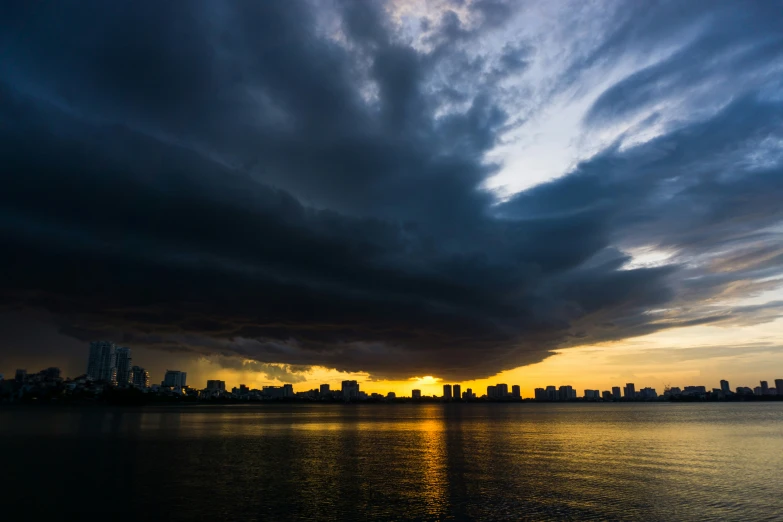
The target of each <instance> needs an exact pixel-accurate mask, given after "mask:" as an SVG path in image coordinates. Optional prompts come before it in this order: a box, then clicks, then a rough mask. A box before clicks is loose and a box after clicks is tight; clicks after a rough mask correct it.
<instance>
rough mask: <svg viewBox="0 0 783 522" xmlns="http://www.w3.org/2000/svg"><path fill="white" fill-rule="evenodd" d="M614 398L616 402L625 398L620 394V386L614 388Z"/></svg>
mask: <svg viewBox="0 0 783 522" xmlns="http://www.w3.org/2000/svg"><path fill="white" fill-rule="evenodd" d="M612 398H613V399H615V400H618V399H622V398H623V396H622V395H621V394H620V387H619V386H612Z"/></svg>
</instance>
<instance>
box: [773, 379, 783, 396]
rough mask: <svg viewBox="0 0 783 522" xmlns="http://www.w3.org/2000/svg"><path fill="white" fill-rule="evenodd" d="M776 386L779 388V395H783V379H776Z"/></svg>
mask: <svg viewBox="0 0 783 522" xmlns="http://www.w3.org/2000/svg"><path fill="white" fill-rule="evenodd" d="M775 388H776V389H777V390H778V395H783V379H775Z"/></svg>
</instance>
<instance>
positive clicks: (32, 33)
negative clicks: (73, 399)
mask: <svg viewBox="0 0 783 522" xmlns="http://www.w3.org/2000/svg"><path fill="white" fill-rule="evenodd" d="M693 4H696V3H695V2H694V3H689V7H688V8H687V9H682V12H680V13H678V16H679V17H680V18H677V19H676V20H677V24H679V25H681V26H683V27H690V25H693V24H697V25H699V27H700V28H701V31H702V32H701V33H700V36H699V38H696V39H694V40H692V41H691V43H690V44H688V45H686V46H685V47H684V48H683V50H681V51H680V52H679V53H676V54H674V55H673V56H671V57H669V58H666V59H664V60H662V61H661V62H660V63H658V64H657V65H655V66H653V67H650V68H647V69H645V70H643V71H641V72H638V73H635V74H633V75H631V76H630V77H628V78H625V79H624V80H622V81H621V82H619V83H618V84H616V85H614V86H612V87H610V88H609V89H607V90H606V91H605V92H604V94H603V95H602V96H600V97H599V98H598V100H597V101H596V102H595V104H594V105H593V107H592V109H591V110H590V111H589V113H588V116H587V118H586V120H585V125H586V126H588V127H589V126H591V125H594V126H598V127H600V126H604V125H609V124H611V122H613V121H617V120H618V118H621V117H629V115H631V114H632V113H633V112H634V111H636V110H639V109H640V108H641V107H643V106H655V103H656V100H658V101H660V100H663V99H664V98H665V97H666V96H669V95H670V94H671V92H670V91H671V90H678V91H682V92H683V93H685V92H687V91H688V89H691V88H694V89H695V88H697V87H698V88H700V89H702V90H705V89H706V91H707V92H710V89H711V87H710V85H711V84H710V82H711V81H713V80H714V78H718V77H719V75H717V74H712V70H713V69H711V68H715V67H722V66H724V65H725V66H726V67H731V70H732V71H734V73H736V74H737V75H739V76H742V75H747V76H748V77H751V76H752V77H753V78H756V80H754V81H750V80H749V81H748V82H746V83H744V84H743V83H742V82H738V83H737V86H736V88H735V89H734V90H733V91H732V92H731V93H730V94H731V95H730V96H727V95H726V89H725V86H722V85H720V86H716V87H714V90H715V93H716V94H715V97H714V99H713V100H711V102H710V103H709V104H705V106H706V105H709V106H710V108H711V109H710V110H709V111H706V112H702V113H699V118H698V119H693V120H687V121H680V122H677V124H676V125H674V124H672V125H670V126H668V127H667V129H666V131H665V132H664V133H662V134H661V135H659V136H658V137H656V138H654V139H652V140H648V141H646V142H644V143H642V144H638V145H635V146H632V147H627V146H623V145H621V144H619V143H618V144H616V145H612V146H610V147H608V148H607V149H605V150H603V151H601V152H600V153H598V154H596V155H595V156H594V157H592V158H591V159H589V160H587V161H584V162H582V163H581V164H579V165H578V166H577V167H576V168H575V169H574V170H573V171H572V172H570V173H569V174H567V175H566V176H563V177H562V178H559V179H557V180H555V181H552V182H549V183H546V184H543V185H539V186H537V187H534V188H532V189H529V190H527V191H525V192H522V193H520V194H517V195H516V196H514V197H512V198H511V199H510V200H508V201H506V202H503V203H498V202H497V201H496V199H495V198H494V197H493V195H492V194H491V193H489V192H487V191H485V190H482V189H481V185H482V183H483V182H484V181H485V180H486V179H487V178H488V177H489V176H491V175H493V174H494V173H496V172H497V170H498V168H499V166H498V165H495V164H492V163H490V162H488V161H487V159H486V158H487V153H488V152H489V151H491V150H492V149H493V147H495V145H496V144H497V142H498V140H499V139H500V138H501V135H502V132H503V131H504V129H507V128H508V127H507V126H508V125H509V124H510V123H511V121H512V120H513V119H514V117H515V116H514V115H512V114H511V113H512V111H513V110H514V107H513V104H512V105H509V103H508V101H509V98H508V91H503V90H502V89H501V88H500V87H499V86H498V82H500V81H501V80H502V79H503V78H504V77H506V76H504V74H505V75H507V76H513V75H520V74H526V71H527V69H528V67H529V63H530V60H532V59H533V56H534V55H535V42H518V43H516V44H514V45H505V46H503V47H502V48H500V49H499V50H498V51H497V53H496V55H495V56H489V55H487V56H479V57H476V56H475V55H469V54H467V53H466V49H467V48H468V46H470V45H471V42H472V41H473V39H475V38H476V37H478V35H481V34H484V33H486V32H489V31H493V30H500V29H502V28H503V26H504V24H505V23H507V21H508V19H509V18H510V15H511V12H512V10H513V8H514V7H515V5H516V4H515V3H505V2H497V1H493V2H490V1H478V2H473V3H472V4H470V5H469V6H468V9H469V10H470V12H471V13H472V15H473V17H474V19H473V22H472V23H471V24H468V23H467V22H464V21H461V20H460V19H459V17H458V16H457V15H456V14H455V13H452V12H447V13H446V14H443V15H442V17H441V18H440V19H438V20H432V21H431V23H427V24H422V25H423V27H425V28H430V27H431V28H432V29H428V30H429V31H430V32H429V33H427V34H425V35H424V37H423V41H425V42H426V43H427V45H426V46H425V47H421V46H417V45H412V44H411V42H410V41H406V40H405V39H403V38H402V37H400V36H399V35H398V34H397V32H396V31H395V29H394V27H393V23H392V21H391V19H390V17H389V15H388V13H387V10H386V9H385V8H386V7H388V6H385V5H384V4H381V3H371V2H346V3H337V4H335V5H331V4H330V5H328V6H327V5H326V4H325V3H324V4H321V3H308V2H237V3H215V2H204V3H198V2H189V3H188V4H174V3H153V2H122V1H117V2H93V3H89V2H88V3H78V4H77V3H57V4H51V5H42V4H38V3H32V2H8V3H5V4H3V5H2V7H0V49H2V51H0V52H2V53H3V56H4V59H2V60H0V78H2V79H1V80H0V164H2V166H3V167H2V169H3V172H2V178H1V179H0V183H2V185H1V186H0V238H1V239H2V244H3V245H4V249H3V250H4V252H5V254H4V255H3V256H0V269H1V270H2V272H3V274H5V277H4V283H3V285H2V288H0V298H2V306H3V307H4V308H6V309H39V308H43V309H46V310H48V311H49V312H51V313H52V314H54V316H55V317H58V318H59V319H58V321H59V323H58V324H59V326H60V328H61V331H62V332H63V333H64V334H66V335H69V336H72V337H76V338H78V339H83V340H85V341H86V340H90V339H95V338H98V337H111V338H115V339H118V340H119V339H122V340H123V342H126V343H129V344H130V345H131V346H134V345H137V346H147V347H153V348H158V349H161V350H169V351H183V352H188V353H197V354H207V355H213V356H216V357H218V358H219V359H220V360H222V361H224V365H226V366H228V367H231V366H232V364H237V363H232V362H226V361H231V360H233V359H232V358H234V357H236V358H239V357H241V358H245V359H251V360H253V361H256V363H254V364H256V365H257V366H255V367H254V368H256V369H257V370H258V371H261V372H264V373H267V374H271V373H274V372H276V371H278V369H280V368H282V369H280V370H279V371H281V372H283V373H284V374H286V375H290V373H291V372H292V371H293V372H295V371H297V369H302V368H307V367H309V366H313V365H323V366H327V367H331V368H336V369H339V370H342V371H366V372H369V373H370V374H371V375H372V376H374V377H386V378H405V377H410V376H414V375H427V374H434V375H439V376H443V377H445V378H453V379H468V378H476V377H484V376H489V375H492V374H494V373H497V372H498V371H501V370H505V369H509V368H513V367H517V366H520V365H525V364H530V363H534V362H537V361H540V360H542V359H543V358H545V357H547V356H548V355H549V354H550V350H552V349H553V348H557V347H564V346H572V345H578V344H582V343H587V342H599V341H606V340H618V339H623V338H627V337H629V336H634V335H640V334H645V333H650V332H654V331H658V330H661V329H665V328H672V327H677V326H685V325H692V324H711V323H730V322H732V321H735V322H740V323H742V321H745V322H746V323H747V324H752V323H753V320H754V318H756V319H758V320H771V319H774V318H776V317H779V316H780V315H781V313H783V311H781V304H780V302H779V301H778V302H772V303H770V304H769V305H763V306H744V307H730V306H728V305H724V304H722V303H723V301H716V302H715V303H712V302H711V300H712V301H715V300H717V299H718V298H724V299H728V298H736V297H743V296H745V295H748V294H750V293H752V292H758V291H761V290H765V289H769V288H772V287H774V286H775V283H774V282H772V283H770V282H769V281H770V280H771V278H773V277H774V276H779V275H780V270H779V268H780V259H781V255H783V254H781V252H783V250H782V248H783V247H781V245H783V241H782V240H781V235H782V234H783V232H781V228H780V227H781V222H783V205H781V203H780V202H781V200H782V199H783V198H782V197H781V196H783V172H781V158H783V155H782V154H781V152H780V150H781V147H780V143H781V142H783V141H781V140H783V130H782V129H783V100H782V99H781V98H780V95H779V93H780V91H779V90H777V91H776V90H775V88H774V87H775V86H778V87H779V86H780V85H781V79H780V72H781V68H780V65H781V55H782V54H783V47H781V46H783V35H782V34H781V33H780V30H779V28H780V27H781V26H783V15H781V11H780V10H778V11H777V12H776V11H774V10H769V9H766V10H765V9H762V8H759V10H758V12H757V11H754V10H748V11H744V10H742V9H741V7H740V6H736V8H735V9H734V11H736V10H742V11H743V13H744V14H743V16H744V17H745V18H744V19H746V23H747V24H749V26H751V27H753V30H752V31H751V30H747V31H739V30H736V28H732V27H729V26H727V25H726V24H729V23H732V22H731V20H732V18H731V16H730V14H731V13H732V12H733V11H732V8H731V6H728V7H724V6H720V8H719V9H718V7H716V8H715V10H714V11H710V10H708V9H707V8H705V7H702V8H700V9H696V8H694V7H691V6H692V5H693ZM678 5H680V4H678ZM637 7H639V9H640V11H641V12H639V13H635V14H631V15H629V14H627V13H626V14H625V15H624V16H625V17H627V19H623V21H622V23H618V24H617V25H616V27H619V29H615V30H614V31H613V32H609V33H608V34H607V37H606V41H605V43H604V44H603V45H602V46H599V50H600V56H588V57H586V58H584V59H582V60H579V61H578V62H575V63H578V64H579V66H578V67H579V68H581V69H579V70H586V69H587V68H590V67H595V64H596V63H598V62H599V61H600V60H611V59H612V57H613V56H615V57H616V56H619V53H620V51H619V50H618V49H621V48H622V49H624V50H625V51H624V52H627V50H628V48H629V46H633V45H634V44H638V45H640V46H642V47H644V46H646V45H648V43H649V41H651V40H654V39H655V38H656V36H655V35H656V34H657V33H656V31H658V29H655V28H656V27H658V25H656V24H663V21H667V22H668V21H669V20H671V17H670V16H668V15H667V16H665V17H663V15H664V14H665V13H667V12H669V11H670V9H671V6H670V5H668V4H665V3H664V4H663V5H662V6H660V7H657V8H655V9H659V11H654V8H652V7H649V6H647V5H645V6H644V7H641V6H637ZM651 10H652V11H651ZM727 10H728V11H727ZM765 11H766V12H765ZM727 12H728V13H729V14H726V13H727ZM656 20H657V21H656ZM335 21H336V22H335ZM773 22H774V23H773ZM634 24H636V25H634ZM663 37H666V38H670V37H671V35H669V34H667V35H663V36H661V38H663ZM425 48H426V50H423V49H425ZM734 51H736V52H734ZM723 56H729V58H727V61H725V62H724V61H718V58H721V57H723ZM711 58H715V60H712V61H710V59H711ZM716 61H718V63H716ZM764 64H774V66H770V67H769V68H768V69H767V70H768V74H767V76H766V77H764V78H763V79H762V80H758V74H759V73H758V71H759V67H761V66H762V65H764ZM694 67H695V68H694ZM465 71H470V72H468V73H466V72H465ZM577 72H578V71H576V70H575V71H572V72H569V75H570V77H571V78H577V77H578V74H577ZM754 75H755V76H754ZM573 81H578V80H573ZM776 82H777V83H776ZM520 103H521V102H520ZM637 247H648V248H657V249H660V250H665V251H667V252H669V253H670V254H671V255H672V257H671V258H670V262H669V263H668V264H667V265H665V266H655V267H643V266H638V267H635V268H634V265H631V266H630V267H629V265H628V263H629V262H630V261H631V258H630V257H629V255H628V254H626V253H624V252H626V251H629V249H633V248H637ZM765 281H766V283H765ZM705 302H710V306H703V305H704V303H705ZM743 324H745V323H743ZM269 363H281V364H284V365H292V366H282V367H278V366H269Z"/></svg>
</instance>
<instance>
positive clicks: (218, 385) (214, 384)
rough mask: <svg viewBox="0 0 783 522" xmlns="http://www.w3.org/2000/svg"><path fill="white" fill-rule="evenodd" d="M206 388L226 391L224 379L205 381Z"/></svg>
mask: <svg viewBox="0 0 783 522" xmlns="http://www.w3.org/2000/svg"><path fill="white" fill-rule="evenodd" d="M207 389H208V390H209V391H215V392H224V391H226V381H219V380H211V381H207Z"/></svg>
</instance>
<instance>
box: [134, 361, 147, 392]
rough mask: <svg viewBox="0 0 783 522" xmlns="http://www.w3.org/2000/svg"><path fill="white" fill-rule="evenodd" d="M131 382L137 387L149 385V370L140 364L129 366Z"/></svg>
mask: <svg viewBox="0 0 783 522" xmlns="http://www.w3.org/2000/svg"><path fill="white" fill-rule="evenodd" d="M130 379H131V384H132V385H134V386H138V387H139V388H149V387H150V372H148V371H147V370H145V369H144V368H142V367H141V366H133V367H131V378H130Z"/></svg>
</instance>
